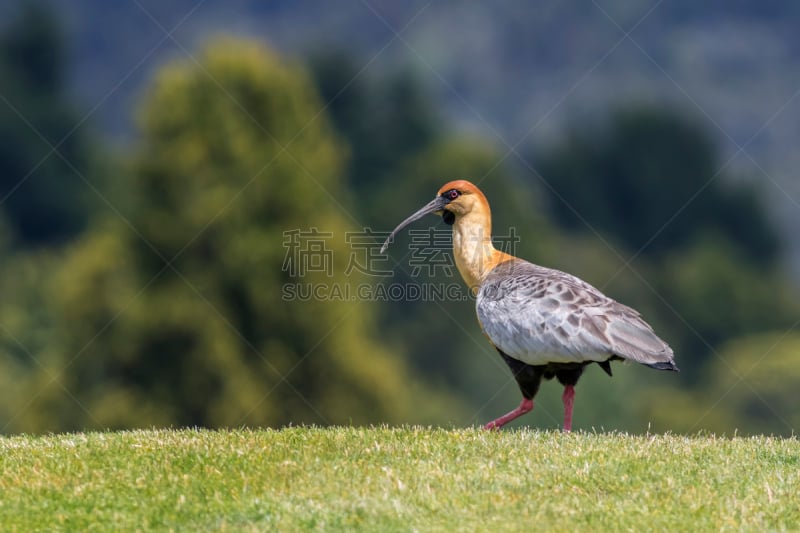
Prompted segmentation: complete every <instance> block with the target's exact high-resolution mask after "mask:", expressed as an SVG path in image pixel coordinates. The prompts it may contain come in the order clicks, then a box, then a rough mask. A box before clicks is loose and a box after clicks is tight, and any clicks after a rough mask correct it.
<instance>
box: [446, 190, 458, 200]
mask: <svg viewBox="0 0 800 533" xmlns="http://www.w3.org/2000/svg"><path fill="white" fill-rule="evenodd" d="M460 194H461V193H460V192H458V191H457V190H455V189H450V190H449V191H447V193H446V196H447V197H448V198H449V199H451V200H455V199H456V198H458V197H459V195H460Z"/></svg>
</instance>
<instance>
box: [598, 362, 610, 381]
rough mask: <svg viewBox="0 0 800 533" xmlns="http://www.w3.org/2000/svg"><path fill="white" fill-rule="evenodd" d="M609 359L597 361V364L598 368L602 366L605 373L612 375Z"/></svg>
mask: <svg viewBox="0 0 800 533" xmlns="http://www.w3.org/2000/svg"><path fill="white" fill-rule="evenodd" d="M609 361H611V359H608V360H606V361H598V362H597V364H598V365H600V368H602V369H603V371H604V372H605V373H606V374H608V375H609V376H612V377H613V375H612V374H611V363H609Z"/></svg>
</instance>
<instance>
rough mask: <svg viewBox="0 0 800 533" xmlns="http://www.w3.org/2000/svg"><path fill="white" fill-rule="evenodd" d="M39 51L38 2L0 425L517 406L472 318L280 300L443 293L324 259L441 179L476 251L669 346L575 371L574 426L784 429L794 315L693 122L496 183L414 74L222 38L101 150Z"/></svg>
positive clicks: (740, 185)
mask: <svg viewBox="0 0 800 533" xmlns="http://www.w3.org/2000/svg"><path fill="white" fill-rule="evenodd" d="M41 47H45V52H42V50H41ZM61 47H62V45H61V41H60V40H59V38H58V29H57V26H56V25H55V24H54V23H53V22H52V20H50V19H49V18H48V15H47V13H46V12H43V11H40V10H37V8H30V9H28V10H26V11H24V12H23V14H22V16H21V19H20V21H19V24H18V25H16V26H14V27H13V28H12V27H9V28H7V29H6V31H5V34H4V35H3V36H2V39H0V72H3V74H4V75H3V76H2V78H0V79H2V80H3V83H4V84H5V85H4V86H3V87H2V91H3V94H5V95H8V96H7V98H8V99H9V101H8V102H6V103H7V104H9V103H10V102H11V101H12V100H13V102H15V103H16V105H15V106H13V107H12V106H11V105H5V106H0V141H2V142H0V146H2V147H3V148H1V149H0V176H1V177H2V179H1V180H0V186H1V187H2V190H0V193H2V194H3V199H2V202H0V254H2V263H0V290H1V291H2V293H1V294H2V296H3V298H2V299H1V300H0V430H2V432H7V433H10V432H33V433H42V432H51V431H69V430H80V429H85V428H133V427H150V426H157V427H167V426H207V427H235V426H242V425H247V426H273V427H277V426H283V425H289V424H303V423H315V424H323V425H327V424H349V423H353V424H367V423H380V422H386V423H400V422H411V423H436V424H443V425H451V424H455V425H464V424H474V423H478V422H483V421H485V420H486V419H489V418H492V417H494V416H496V415H497V414H499V413H500V412H504V411H505V410H507V409H509V408H510V407H511V406H512V405H514V404H516V402H517V401H518V394H519V393H518V392H517V390H516V386H515V385H514V383H513V380H512V379H511V377H510V374H509V373H508V370H507V369H506V368H505V366H504V364H503V363H502V361H501V360H500V359H499V357H498V356H497V354H496V353H494V352H493V350H492V349H491V348H490V346H489V345H488V343H486V342H485V341H484V339H483V338H482V336H481V334H480V330H479V328H478V325H477V322H476V321H475V315H474V308H473V302H472V301H471V300H468V299H467V300H466V301H461V300H458V299H446V298H445V299H439V300H436V301H433V302H426V301H379V300H376V301H365V300H360V301H348V300H338V299H330V300H326V299H319V298H312V299H309V300H305V301H304V300H300V299H287V298H284V297H283V296H284V295H283V292H282V291H283V288H284V287H285V286H286V284H295V283H303V284H312V285H323V286H333V285H338V286H340V287H341V286H357V285H366V286H370V287H373V288H380V287H382V286H385V285H386V284H388V283H401V284H411V285H414V284H416V285H422V284H437V283H438V284H447V283H460V280H458V279H455V278H454V277H449V276H447V275H445V274H443V272H442V270H439V271H435V272H431V273H428V272H426V271H425V269H423V271H422V273H421V274H420V275H415V276H412V275H411V272H412V268H411V267H410V265H409V264H408V257H407V255H408V254H407V251H408V250H409V238H408V235H407V234H404V235H402V236H400V237H399V238H398V240H397V242H396V243H395V245H394V246H393V247H392V248H391V251H390V263H391V266H392V270H393V275H392V276H391V277H388V278H384V277H378V276H369V275H364V274H359V273H358V272H348V273H345V268H344V265H345V264H346V260H347V258H348V257H349V256H350V253H351V252H352V249H351V246H350V244H349V243H347V242H346V240H345V235H346V233H347V232H348V231H359V230H362V229H364V228H371V229H373V230H375V231H388V230H390V229H391V228H392V227H394V225H395V224H396V223H397V222H399V221H400V220H402V219H403V218H404V217H405V216H407V215H408V214H409V213H410V212H411V211H412V210H414V209H416V208H417V207H419V206H420V205H422V203H423V202H425V201H426V200H427V199H428V198H430V197H431V196H432V195H433V194H434V192H435V191H436V189H437V188H438V187H439V185H441V183H443V182H444V181H446V180H450V179H454V178H460V177H465V178H468V179H471V180H472V181H474V182H476V183H478V184H479V185H480V186H481V188H482V189H483V190H484V191H485V193H486V194H487V196H488V197H489V199H490V201H491V203H492V206H493V207H494V234H495V235H496V236H503V235H508V234H509V233H510V232H512V231H513V232H514V233H515V234H516V235H517V236H519V238H520V242H519V243H518V244H517V245H516V247H515V249H514V252H515V253H517V254H518V255H520V256H522V257H525V258H527V259H530V260H532V261H535V262H539V263H541V264H544V265H547V266H552V267H557V268H560V269H563V270H566V271H569V272H572V273H575V274H576V275H579V276H581V277H583V278H584V279H586V280H587V281H589V282H590V283H593V284H595V285H596V286H598V287H599V288H601V289H602V290H604V291H605V292H607V293H608V294H610V295H612V296H613V297H615V298H617V299H619V300H621V301H623V302H625V303H627V304H629V305H632V306H634V307H636V308H638V309H640V310H641V311H642V312H643V314H644V316H645V317H646V318H647V319H648V320H649V321H650V322H652V323H653V325H654V326H655V327H656V330H657V331H658V332H660V333H661V334H662V336H663V337H664V338H665V339H666V340H667V341H668V342H670V344H671V345H672V346H673V347H674V348H675V352H676V355H677V361H678V365H679V366H680V367H681V368H682V370H683V372H682V373H681V374H679V375H677V376H676V375H666V374H665V373H657V372H653V371H650V370H648V369H645V368H643V367H633V366H626V365H622V366H617V367H616V369H615V377H614V378H613V380H609V378H608V377H607V376H605V375H604V374H603V373H602V372H600V371H599V369H596V368H592V369H590V370H589V371H588V372H587V374H586V377H585V378H584V379H583V380H582V381H581V384H580V387H579V389H578V391H579V392H578V398H577V405H576V419H575V423H576V426H577V427H579V428H591V427H595V428H605V429H623V430H629V431H635V432H643V431H646V430H648V429H650V430H656V431H674V432H684V431H686V432H691V431H697V430H699V429H708V430H711V431H717V432H727V433H733V432H734V431H738V432H740V433H750V432H766V433H781V434H789V433H792V432H793V431H794V428H796V427H797V424H798V418H797V415H796V413H797V412H798V405H797V401H796V394H794V393H793V392H792V391H793V390H794V389H795V388H796V387H795V385H796V383H797V382H798V379H800V375H798V373H797V372H794V371H793V370H792V369H793V368H800V367H798V365H797V364H796V353H797V348H798V346H800V340H798V339H797V335H795V334H794V333H792V329H793V328H794V327H795V326H796V325H797V322H796V321H797V320H798V317H800V304H798V303H797V301H798V300H797V291H796V287H795V286H794V284H793V283H792V282H791V280H789V279H788V278H787V277H786V275H785V274H784V273H783V271H782V263H781V253H782V248H781V243H780V239H779V237H778V235H777V233H776V231H775V229H774V228H773V225H772V222H771V220H770V216H769V213H768V211H767V209H766V207H765V205H764V203H763V201H762V200H761V196H760V193H759V191H758V190H757V188H756V187H755V185H753V183H754V182H753V181H752V180H748V179H747V177H741V176H729V175H726V174H725V173H724V172H719V171H718V169H719V168H720V167H722V162H721V161H720V160H719V157H718V155H717V153H716V151H715V147H714V143H713V140H712V139H711V138H710V137H709V136H708V134H707V133H706V132H705V131H704V130H703V129H702V128H701V127H699V126H698V125H697V124H696V123H695V122H694V121H693V120H692V118H691V117H687V116H685V115H684V114H683V113H681V112H676V111H675V110H670V109H655V108H650V107H631V108H630V109H620V110H617V111H614V112H612V113H610V114H609V116H608V117H606V118H605V119H604V120H602V121H599V122H598V123H596V124H591V125H586V124H580V125H577V124H576V127H575V128H574V131H573V132H571V133H570V134H569V135H567V136H566V137H565V138H563V139H558V140H556V141H554V142H553V144H552V145H551V146H532V147H527V148H526V149H525V152H526V161H525V162H524V164H522V165H515V164H513V163H512V161H513V160H514V159H515V158H508V157H504V156H506V155H507V153H506V147H503V146H494V145H492V144H491V143H490V142H487V140H486V139H482V138H479V137H474V136H465V135H463V134H460V133H456V132H455V131H453V130H452V129H451V128H450V127H449V126H448V125H447V123H446V122H445V121H444V120H443V119H442V117H440V116H439V115H438V114H437V113H436V111H435V109H434V108H433V105H432V104H431V102H430V100H429V98H428V97H427V95H426V94H425V91H424V90H423V88H422V86H421V85H420V84H419V83H418V82H417V81H416V79H415V77H414V76H413V74H411V73H410V72H405V71H401V72H394V73H388V74H386V75H384V76H380V77H374V76H373V77H367V76H360V75H358V71H357V70H356V69H355V67H354V63H353V59H352V58H351V57H349V56H348V55H346V54H343V53H337V52H331V51H327V52H326V53H319V54H315V55H312V56H311V57H310V58H309V59H308V60H307V61H305V62H302V61H298V60H292V61H289V60H287V59H285V58H282V57H280V56H279V55H278V54H276V53H275V52H274V51H272V50H270V49H269V48H268V47H267V46H266V45H265V44H263V43H260V42H257V41H248V40H237V39H227V38H222V39H217V40H214V41H211V42H209V43H206V44H205V45H204V46H203V48H202V49H201V50H200V51H198V52H197V53H196V54H195V60H178V61H174V62H172V63H169V64H167V65H164V66H163V67H162V68H161V69H160V71H159V73H158V75H157V76H156V78H155V79H154V80H153V81H152V83H151V85H150V88H149V90H148V91H146V93H145V94H144V95H143V96H142V101H141V106H140V107H139V109H138V110H136V116H137V119H138V124H139V130H138V135H137V138H136V140H135V142H134V144H133V146H130V147H126V149H125V150H116V151H113V150H112V148H111V147H109V146H106V145H105V144H104V143H103V141H102V139H99V138H92V136H91V135H89V134H87V133H85V131H84V130H80V132H79V134H78V133H76V134H75V135H72V134H71V133H70V131H71V128H72V127H73V126H72V125H73V124H74V123H75V122H77V121H78V119H77V118H76V116H77V115H76V112H75V111H73V110H72V109H73V108H72V105H71V104H70V102H69V99H68V98H67V97H66V95H65V91H64V82H63V76H62V75H61V69H62V68H63V65H62V64H61V63H62V61H61V60H55V61H51V62H48V61H24V60H22V58H31V57H33V58H36V57H55V58H59V57H60V54H63V50H62V48H61ZM31 80H39V81H37V82H35V83H34V82H32V81H31ZM42 80H44V81H42ZM345 85H346V86H347V90H346V91H342V87H343V86H345ZM23 117H25V120H23ZM26 121H28V122H26ZM37 132H39V133H41V135H39V134H38V133H37ZM62 139H68V141H69V142H66V141H65V142H63V143H61V141H62ZM53 146H55V147H56V148H57V150H56V153H53V154H50V155H48V156H47V157H46V158H45V155H47V154H48V153H50V152H51V148H52V147H53ZM43 158H44V159H43ZM31 169H33V170H32V171H31ZM29 171H30V174H29V175H28V176H27V177H25V176H26V174H27V173H29ZM23 178H24V179H23ZM20 180H22V181H21V182H20ZM20 183H21V185H18V184H20ZM697 191H699V193H698V192H697ZM689 200H691V202H690V203H689V204H688V205H687V201H689ZM695 200H696V201H695ZM426 223H427V225H426ZM436 224H440V222H439V221H437V220H435V219H434V218H431V219H430V220H426V221H424V222H419V223H417V226H416V227H417V228H425V227H429V226H434V225H436ZM311 228H316V229H318V230H320V231H323V232H330V234H331V235H332V238H331V239H330V240H328V241H326V246H327V248H328V251H329V252H330V254H331V257H332V258H333V261H334V263H333V265H334V268H333V269H332V273H331V275H330V276H328V275H327V274H326V273H324V272H305V273H303V275H292V272H289V271H287V269H285V268H284V267H285V259H286V254H287V248H286V232H287V231H294V230H308V229H311ZM444 228H446V227H445V226H440V229H444ZM375 244H376V246H378V245H379V244H380V243H379V242H378V241H376V243H375ZM441 252H442V253H447V247H446V246H443V247H442V250H441ZM429 274H430V275H429ZM453 275H454V276H457V273H456V272H455V269H453ZM787 332H788V333H787ZM558 389H559V388H558V387H557V386H556V385H554V384H546V385H545V386H544V387H543V390H542V393H541V394H540V396H539V397H538V398H537V408H536V410H535V411H534V413H533V414H532V415H529V416H528V417H526V418H525V419H523V420H522V421H521V423H524V424H529V425H537V426H542V427H558V426H559V425H560V418H561V406H560V401H559V396H560V390H558Z"/></svg>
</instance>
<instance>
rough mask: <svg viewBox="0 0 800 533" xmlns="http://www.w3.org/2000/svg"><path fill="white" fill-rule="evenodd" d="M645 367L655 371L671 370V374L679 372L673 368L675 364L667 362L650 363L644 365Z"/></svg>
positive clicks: (676, 368) (675, 367)
mask: <svg viewBox="0 0 800 533" xmlns="http://www.w3.org/2000/svg"><path fill="white" fill-rule="evenodd" d="M645 366H649V367H650V368H655V369H656V370H671V371H673V372H680V369H679V368H678V367H677V366H675V363H671V362H667V363H652V364H646V365H645Z"/></svg>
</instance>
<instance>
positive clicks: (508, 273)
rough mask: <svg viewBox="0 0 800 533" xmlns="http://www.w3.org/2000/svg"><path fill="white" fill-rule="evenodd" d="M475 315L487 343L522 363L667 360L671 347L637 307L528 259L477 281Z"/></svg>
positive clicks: (668, 362) (500, 267)
mask: <svg viewBox="0 0 800 533" xmlns="http://www.w3.org/2000/svg"><path fill="white" fill-rule="evenodd" d="M476 309H477V313H478V320H479V321H480V323H481V327H482V328H483V331H484V333H485V334H486V335H487V336H488V337H489V339H490V340H491V341H492V343H493V344H494V345H495V346H497V347H498V348H499V349H500V350H502V351H503V352H504V353H506V354H508V355H509V356H511V357H513V358H515V359H518V360H520V361H523V362H525V363H528V364H532V365H537V364H546V363H572V362H583V361H605V360H607V359H608V358H609V357H610V356H612V355H617V356H619V357H622V358H623V359H629V360H632V361H636V362H638V363H642V364H646V365H661V364H666V365H667V366H671V365H672V363H673V354H672V349H670V347H669V346H668V345H667V344H666V343H665V342H664V341H663V340H661V339H660V338H658V336H657V335H656V334H655V333H654V332H653V328H651V327H650V325H649V324H647V322H645V321H644V320H642V318H641V316H640V315H639V313H638V312H637V311H636V310H635V309H631V308H630V307H627V306H625V305H622V304H620V303H619V302H616V301H614V300H612V299H611V298H609V297H607V296H605V295H604V294H603V293H601V292H600V291H599V290H597V289H596V288H594V287H593V286H591V285H589V284H588V283H586V282H585V281H583V280H581V279H579V278H576V277H575V276H572V275H570V274H567V273H565V272H561V271H559V270H553V269H549V268H544V267H540V266H538V265H534V264H532V263H528V262H527V261H521V260H516V261H509V262H506V263H503V264H501V265H498V266H497V267H495V268H494V269H493V270H492V272H490V273H489V275H488V276H487V278H486V279H485V280H484V282H483V283H482V284H481V288H480V291H479V292H478V298H477V303H476Z"/></svg>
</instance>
